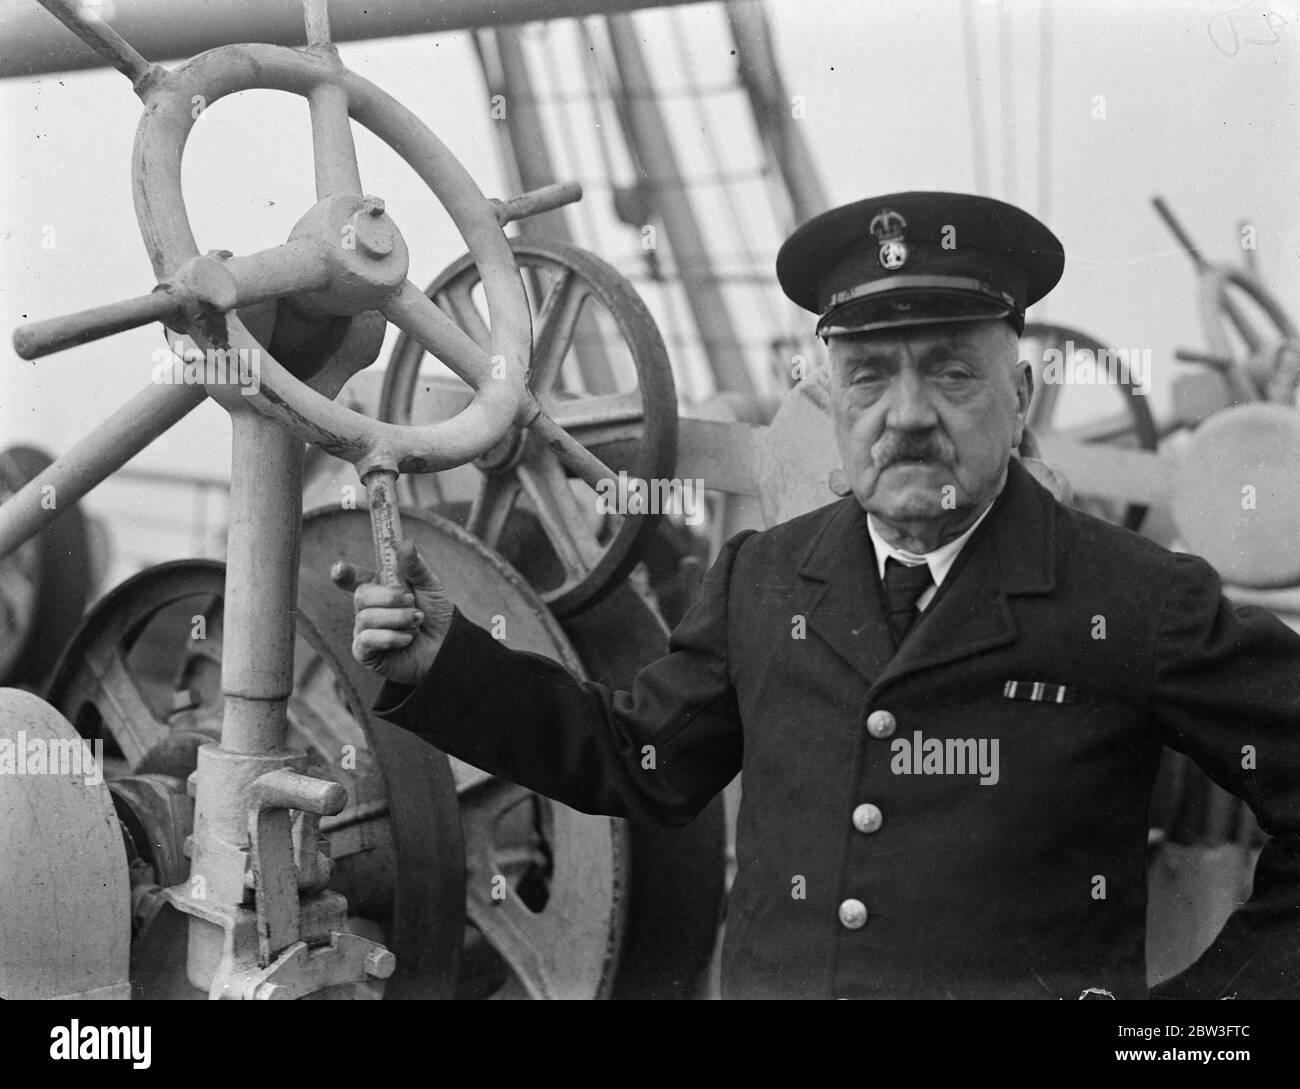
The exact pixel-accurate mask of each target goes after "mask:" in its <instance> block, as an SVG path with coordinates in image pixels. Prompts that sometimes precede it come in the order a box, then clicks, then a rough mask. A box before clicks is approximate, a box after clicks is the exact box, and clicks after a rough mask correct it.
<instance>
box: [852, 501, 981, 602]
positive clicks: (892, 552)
mask: <svg viewBox="0 0 1300 1089" xmlns="http://www.w3.org/2000/svg"><path fill="white" fill-rule="evenodd" d="M995 502H997V496H994V497H993V499H992V500H990V501H989V505H988V506H987V507H985V508H984V510H983V511H982V512H981V513H980V516H979V517H978V518H976V519H975V521H974V522H972V523H971V525H970V528H968V529H967V530H966V532H965V533H963V534H962V535H961V536H960V537H954V538H953V539H952V540H951V541H949V542H948V543H947V544H942V545H940V546H939V547H938V548H936V549H935V550H934V551H932V552H926V553H925V554H924V555H918V554H917V553H915V552H907V551H904V550H903V549H901V548H895V547H894V546H893V545H891V544H890V543H889V542H888V541H886V540H885V539H884V538H883V537H882V536H881V535H880V533H879V532H878V531H877V529H876V518H875V515H873V514H868V515H867V532H868V533H869V534H870V535H871V543H872V545H873V546H874V547H875V550H876V573H877V574H878V575H879V576H880V578H881V579H882V580H883V579H884V577H885V561H886V560H887V559H889V557H890V556H893V557H894V559H896V560H897V561H898V562H899V563H903V564H907V565H908V566H909V567H912V566H915V565H916V564H918V563H927V564H929V565H930V577H931V578H932V579H934V588H935V589H936V590H937V589H938V588H939V587H940V586H941V585H942V584H943V580H944V579H945V578H947V576H948V572H949V571H950V570H952V565H953V563H954V562H955V561H956V559H957V554H958V553H959V552H960V551H961V550H962V546H963V545H964V544H965V543H966V542H967V541H968V540H970V536H971V534H972V533H974V532H975V530H977V529H978V528H979V524H980V523H981V522H982V521H984V519H985V518H987V517H988V513H989V511H991V510H992V509H993V504H994V503H995Z"/></svg>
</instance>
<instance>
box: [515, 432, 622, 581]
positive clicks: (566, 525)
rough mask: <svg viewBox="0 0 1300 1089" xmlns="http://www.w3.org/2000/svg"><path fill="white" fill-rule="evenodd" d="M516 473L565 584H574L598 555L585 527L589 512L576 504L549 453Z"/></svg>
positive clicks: (595, 560) (599, 551)
mask: <svg viewBox="0 0 1300 1089" xmlns="http://www.w3.org/2000/svg"><path fill="white" fill-rule="evenodd" d="M517 471H518V474H519V481H520V483H521V484H522V485H523V487H524V491H525V492H526V493H527V495H528V497H529V498H530V499H531V500H532V501H533V505H534V506H535V507H536V508H537V517H538V520H539V521H540V522H541V523H542V529H543V530H544V531H545V532H546V538H547V540H548V541H550V542H551V547H552V548H554V549H555V555H556V557H557V558H558V559H559V561H560V564H561V566H563V568H564V571H565V575H566V580H565V581H566V584H568V583H571V582H576V581H577V580H578V579H580V578H582V577H584V576H585V575H586V574H587V572H589V571H591V570H592V568H594V567H595V566H596V564H597V562H598V561H599V560H600V556H601V552H602V549H601V546H600V543H599V542H598V541H597V540H596V538H595V535H594V534H593V533H592V531H591V530H590V529H589V528H588V525H589V521H590V518H591V515H592V512H591V511H589V510H586V509H584V507H583V504H582V503H580V502H579V501H578V497H577V496H575V495H574V494H573V488H572V487H571V486H570V484H569V479H568V477H567V476H565V474H564V470H563V469H562V468H561V466H560V463H559V461H558V460H557V459H556V458H555V457H554V456H552V455H550V454H549V453H547V454H543V455H541V456H539V457H537V458H536V459H534V460H533V461H531V462H525V463H523V464H521V465H520V466H519V468H518V470H517Z"/></svg>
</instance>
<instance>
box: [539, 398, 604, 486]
mask: <svg viewBox="0 0 1300 1089" xmlns="http://www.w3.org/2000/svg"><path fill="white" fill-rule="evenodd" d="M530 426H531V427H532V429H533V431H534V432H535V434H536V438H537V440H539V441H541V442H542V443H544V444H545V445H546V446H547V447H548V448H549V449H550V450H551V452H552V453H554V454H555V456H556V457H557V458H559V459H560V462H561V463H562V464H563V465H564V466H565V467H566V468H568V469H569V470H571V471H572V472H573V473H574V474H575V475H576V476H577V477H578V479H579V480H582V481H585V482H586V483H587V484H588V485H590V486H591V487H592V488H599V487H601V485H602V482H603V481H609V480H613V479H614V478H615V477H616V476H617V474H616V473H615V472H614V471H613V470H612V469H610V467H609V466H608V465H606V464H605V463H604V462H603V461H601V460H600V458H598V457H597V456H596V455H595V454H593V453H592V452H591V451H590V450H588V449H587V448H586V447H585V446H583V445H582V443H580V442H579V441H578V440H577V439H575V438H574V437H573V436H572V435H570V434H569V433H568V432H567V431H565V430H564V428H562V427H561V426H560V425H559V424H557V423H556V422H555V421H554V420H553V419H551V418H550V417H549V416H548V415H547V414H546V413H545V412H543V413H541V414H540V415H539V416H538V417H537V418H536V419H535V420H533V422H532V424H531V425H530Z"/></svg>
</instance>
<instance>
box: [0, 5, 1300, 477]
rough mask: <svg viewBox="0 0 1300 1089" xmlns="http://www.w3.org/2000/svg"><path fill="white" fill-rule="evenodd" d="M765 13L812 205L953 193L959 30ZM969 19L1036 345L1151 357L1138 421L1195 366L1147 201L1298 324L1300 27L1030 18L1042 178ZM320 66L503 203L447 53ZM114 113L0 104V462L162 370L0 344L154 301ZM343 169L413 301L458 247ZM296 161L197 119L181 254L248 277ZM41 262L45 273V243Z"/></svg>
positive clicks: (121, 110)
mask: <svg viewBox="0 0 1300 1089" xmlns="http://www.w3.org/2000/svg"><path fill="white" fill-rule="evenodd" d="M539 6H540V5H539ZM769 10H770V12H771V16H772V19H773V23H774V28H775V33H776V38H777V42H778V47H779V50H780V53H781V56H782V59H783V62H784V73H785V79H786V81H787V84H788V87H789V91H790V93H791V94H792V95H798V96H802V98H803V104H804V110H805V112H806V117H805V119H804V120H803V121H802V124H804V125H806V126H807V128H806V133H807V137H808V142H809V144H810V146H811V148H812V150H813V153H814V156H815V158H816V165H817V167H818V168H819V169H820V171H821V173H822V176H823V178H824V181H825V183H826V186H827V188H828V190H829V192H830V195H831V198H832V199H833V200H834V201H835V202H837V203H838V202H842V201H848V200H853V199H857V198H859V197H863V196H868V195H871V194H878V193H888V192H893V191H896V190H903V189H955V190H967V191H970V190H975V189H976V176H975V171H974V165H973V156H972V146H973V145H972V123H971V112H970V108H969V103H968V99H967V93H966V86H967V83H966V79H967V75H966V72H967V70H966V63H965V60H964V48H963V28H962V5H960V4H957V3H949V4H934V3H929V4H921V3H912V2H904V0H885V2H876V3H870V4H864V3H861V2H859V0H774V2H772V3H771V4H770V7H769ZM971 10H972V11H973V15H974V19H975V23H976V28H977V29H976V33H977V38H978V41H979V45H980V50H979V64H980V70H981V74H982V82H981V88H982V98H983V111H984V112H983V116H984V119H985V120H984V126H985V129H986V131H987V134H988V141H989V152H990V158H991V163H990V179H991V180H990V184H989V186H988V192H989V193H990V194H991V195H994V196H998V197H1002V198H1004V199H1008V200H1012V201H1014V202H1017V203H1022V204H1023V205H1024V206H1025V207H1027V208H1028V209H1029V210H1031V211H1034V212H1037V213H1039V214H1045V216H1046V219H1047V221H1048V222H1049V224H1050V225H1051V226H1052V227H1053V229H1054V230H1055V231H1056V232H1057V233H1058V234H1059V235H1060V237H1061V238H1062V239H1063V241H1064V243H1065V249H1066V253H1067V265H1066V273H1065V278H1064V280H1063V282H1062V284H1061V286H1060V287H1059V288H1058V289H1057V291H1056V292H1055V293H1054V294H1053V295H1052V296H1051V297H1050V299H1049V300H1048V302H1047V303H1046V304H1045V305H1044V306H1043V307H1042V308H1041V310H1040V313H1039V314H1038V315H1037V316H1038V317H1039V318H1040V319H1041V318H1050V319H1051V320H1054V321H1059V322H1063V323H1068V324H1070V325H1074V326H1077V327H1079V328H1081V329H1084V330H1086V331H1088V332H1090V333H1091V334H1093V335H1095V336H1096V337H1098V338H1099V339H1101V340H1103V341H1105V342H1108V343H1110V344H1112V345H1115V346H1122V347H1149V348H1150V349H1152V352H1153V358H1154V371H1155V373H1154V384H1155V387H1156V390H1157V397H1156V404H1157V406H1159V405H1160V404H1161V403H1162V400H1161V393H1162V392H1166V391H1167V386H1168V381H1169V377H1170V375H1171V374H1172V373H1173V372H1174V370H1175V368H1176V364H1175V363H1174V362H1173V359H1172V352H1173V349H1174V348H1175V347H1177V346H1188V347H1197V346H1201V345H1203V344H1204V338H1203V335H1202V333H1201V331H1200V327H1199V324H1198V317H1197V311H1196V306H1195V297H1194V293H1193V277H1192V272H1191V265H1190V262H1189V261H1188V260H1187V258H1186V257H1185V256H1183V255H1182V253H1181V252H1180V251H1179V250H1178V249H1177V247H1176V245H1175V243H1174V242H1173V240H1172V238H1171V237H1170V236H1169V234H1168V233H1167V232H1166V230H1165V228H1164V227H1163V226H1162V224H1161V223H1160V222H1159V220H1158V219H1157V218H1156V216H1155V214H1154V213H1153V211H1152V210H1151V208H1150V205H1149V200H1150V197H1151V196H1152V195H1153V194H1157V193H1159V194H1163V195H1164V196H1165V197H1166V198H1167V199H1168V200H1169V202H1170V203H1171V205H1172V206H1173V208H1174V210H1175V211H1176V212H1177V213H1178V214H1179V215H1180V216H1181V218H1182V219H1183V221H1184V222H1185V224H1186V225H1187V227H1188V229H1189V230H1190V231H1191V233H1192V234H1193V236H1194V237H1195V238H1196V239H1197V240H1198V241H1199V242H1200V244H1201V246H1202V248H1203V249H1204V251H1205V252H1206V253H1207V254H1208V255H1209V256H1210V257H1211V258H1212V259H1214V260H1220V261H1226V262H1230V263H1234V264H1237V263H1240V262H1241V259H1242V252H1241V249H1240V247H1239V245H1238V238H1239V234H1238V228H1237V222H1238V220H1243V219H1244V220H1246V221H1248V222H1249V223H1250V224H1252V225H1253V226H1254V228H1255V237H1256V240H1257V244H1258V251H1257V258H1258V263H1259V268H1260V271H1261V273H1262V275H1263V277H1264V279H1265V281H1266V282H1267V284H1268V285H1269V286H1270V287H1271V288H1272V290H1273V291H1274V292H1275V293H1276V294H1277V296H1278V297H1279V298H1280V299H1281V300H1283V303H1284V305H1285V306H1286V307H1287V308H1288V309H1289V310H1290V311H1291V312H1292V314H1297V313H1300V214H1298V213H1300V185H1297V182H1298V181H1300V142H1298V141H1297V140H1296V132H1297V126H1296V121H1297V94H1300V79H1297V76H1298V75H1300V63H1298V60H1300V5H1298V4H1297V3H1296V2H1294V0H1282V2H1280V3H1267V2H1265V0H1254V2H1243V0H1194V2H1189V0H1178V2H1175V0H1109V2H1098V0H1086V2H1084V0H1074V2H1064V3H1053V4H1052V5H1051V13H1050V18H1051V21H1052V26H1053V37H1052V50H1051V56H1050V63H1049V64H1048V65H1047V73H1046V75H1047V78H1048V80H1049V81H1050V87H1051V108H1050V111H1049V117H1048V121H1049V132H1050V157H1049V158H1048V159H1047V161H1046V163H1045V169H1046V171H1047V175H1046V177H1045V178H1044V177H1040V165H1043V164H1040V147H1041V145H1040V131H1039V130H1040V112H1039V111H1040V109H1041V108H1042V106H1043V102H1042V100H1041V97H1040V87H1041V86H1042V85H1043V84H1042V82H1041V81H1042V80H1043V77H1044V73H1043V71H1042V65H1041V64H1040V60H1041V57H1040V51H1039V45H1040V40H1041V39H1040V10H1039V7H1038V6H1037V5H1036V4H1031V3H1026V2H1022V0H1012V2H1011V3H1010V5H1009V8H1008V9H1007V15H1006V18H1008V19H1009V20H1010V24H1009V25H1010V28H1011V31H1012V33H1011V34H1010V36H1009V40H1010V67H1009V68H1007V67H1004V64H1003V62H1004V60H1005V57H1004V55H1003V53H1002V51H1001V49H1000V44H999V19H1000V18H1002V11H1003V8H1002V6H1001V5H1000V4H999V3H997V2H996V0H993V2H991V3H984V2H979V3H975V4H973V5H972V7H971ZM1269 13H1272V14H1271V16H1270V15H1269ZM1266 16H1268V18H1267V19H1266ZM682 17H683V18H684V19H686V20H687V24H686V25H687V26H688V27H697V28H699V30H700V33H698V34H695V33H692V34H690V35H689V36H688V40H689V41H690V42H692V43H693V44H692V49H693V50H694V51H695V52H693V54H692V57H691V60H692V61H693V62H694V64H695V66H696V68H697V69H698V70H699V71H702V72H705V73H709V74H711V76H712V77H714V78H718V79H721V78H725V77H726V76H728V75H729V74H730V72H731V70H732V69H731V65H732V64H734V62H733V61H732V60H731V58H730V57H729V56H728V55H727V51H726V49H725V48H724V46H725V45H726V42H725V36H724V35H722V34H720V33H719V32H718V28H719V27H720V26H721V23H722V19H723V15H722V12H721V10H720V8H719V7H718V6H717V5H698V6H695V7H692V8H689V9H683V14H682ZM638 18H639V19H641V20H643V24H644V27H645V28H646V33H647V38H648V45H647V49H648V50H649V51H650V59H651V62H652V63H654V64H656V65H658V64H660V63H661V62H662V63H663V64H667V63H668V57H667V56H666V52H665V51H666V49H667V44H668V41H667V39H666V38H665V37H664V35H663V33H662V30H661V24H659V23H656V20H662V18H663V14H662V13H648V14H645V15H642V16H638ZM657 27H660V29H656V28H657ZM705 31H708V32H705ZM1251 39H1254V42H1252V41H1251ZM1271 39H1276V40H1275V41H1271ZM1255 43H1259V44H1255ZM341 52H342V56H343V60H344V63H346V64H348V65H350V66H352V67H354V68H355V69H357V70H358V71H359V72H361V73H362V74H363V75H365V76H367V77H368V78H370V79H372V80H373V81H375V82H376V83H378V84H379V85H381V86H382V87H384V88H385V89H386V90H388V91H389V92H390V93H392V94H393V95H395V96H396V97H397V98H398V99H400V100H401V101H403V102H404V103H406V104H407V105H408V106H410V107H411V108H412V109H414V110H415V111H416V113H417V114H419V115H420V116H421V117H422V118H423V119H424V120H425V121H426V123H427V124H428V125H429V126H430V127H431V128H432V129H433V130H434V131H435V132H436V133H438V134H439V135H440V136H441V137H442V139H443V140H444V142H446V143H447V144H448V145H449V146H450V147H451V149H452V150H453V151H454V152H455V153H456V154H457V155H458V156H459V157H460V159H461V161H462V162H463V163H464V164H465V165H466V166H467V167H468V169H469V170H470V172H471V173H472V174H473V175H474V176H475V178H476V179H478V180H479V183H480V185H481V187H482V189H483V190H484V192H485V193H487V194H489V195H505V194H504V193H503V185H502V183H501V181H500V175H499V169H498V165H497V148H496V144H495V140H496V134H495V133H494V132H493V131H492V125H493V124H494V122H492V121H491V119H490V118H489V116H488V103H487V101H486V95H485V91H484V86H483V82H482V79H481V77H480V75H479V72H478V69H477V65H476V63H475V60H474V55H473V52H472V50H471V48H470V44H469V38H468V37H467V36H466V35H463V34H454V35H442V36H438V37H420V38H408V39H403V40H390V41H383V42H363V43H355V44H349V45H344V46H343V47H342V49H341ZM1230 53H1231V54H1234V55H1228V54H1230ZM1004 89H1005V90H1006V91H1008V92H1009V93H1005V94H1004ZM1004 105H1009V106H1010V113H1011V117H1010V119H1009V120H1010V124H1008V118H1007V117H1006V116H1004V112H1003V109H1004ZM139 113H140V107H139V103H138V101H137V100H136V98H135V97H134V95H133V94H132V93H131V90H130V88H129V87H128V85H127V82H126V80H125V79H123V78H122V77H121V76H119V75H118V74H117V73H115V72H111V71H96V72H88V73H74V74H68V75H62V76H48V77H43V78H40V79H21V80H13V81H9V82H4V83H0V125H3V130H2V131H3V143H4V149H5V153H4V165H3V167H0V333H2V334H3V341H2V343H3V347H0V436H2V437H3V442H4V443H5V444H10V443H14V442H20V441H24V442H35V443H38V444H40V445H43V446H45V447H47V448H49V449H50V450H52V451H59V450H62V449H65V448H66V447H67V446H68V445H70V443H71V442H73V441H74V440H75V439H76V438H78V437H80V436H81V435H82V434H83V433H85V432H86V431H87V430H88V429H89V428H90V427H91V426H92V425H93V424H94V423H95V422H96V421H98V420H99V419H101V418H103V417H104V416H106V415H107V414H108V413H109V412H110V411H111V410H112V409H113V408H115V407H116V406H117V405H118V404H120V403H122V402H123V401H125V400H126V399H127V398H128V397H129V396H130V395H131V394H132V393H134V392H135V391H136V390H137V389H139V388H140V387H141V386H142V385H144V384H145V383H146V382H148V380H149V372H150V366H151V356H152V353H153V351H154V350H155V349H156V348H157V347H158V346H159V345H160V343H161V337H160V333H159V331H158V329H157V328H156V327H154V328H151V329H146V330H139V331H136V332H134V333H129V334H123V335H121V336H118V337H116V338H113V339H112V340H109V341H104V342H101V343H99V344H97V345H90V346H85V347H82V348H79V349H75V350H73V351H69V352H66V353H63V354H61V355H56V356H53V357H50V358H47V359H45V360H42V361H39V362H37V363H25V362H22V361H20V360H19V359H18V358H17V357H16V356H15V355H14V354H13V353H12V351H11V349H10V347H9V337H10V335H11V334H12V330H13V329H14V328H15V327H16V326H18V325H19V324H21V323H22V322H24V321H25V320H28V319H34V318H42V317H49V316H52V315H56V314H60V313H64V312H67V311H70V310H76V309H80V308H84V307H90V306H94V305H97V304H101V303H104V302H107V301H110V300H113V299H116V298H120V297H125V296H129V295H135V294H140V293H143V292H146V291H148V290H149V289H150V288H151V287H152V285H153V276H152V270H151V269H150V266H149V262H148V260H147V259H146V256H145V253H144V248H143V245H142V243H141V242H140V239H139V235H138V231H137V228H136V224H135V217H134V213H133V210H132V201H131V187H130V149H131V142H132V138H133V133H134V129H135V125H136V122H137V120H138V117H139ZM1008 141H1009V142H1010V143H1009V144H1008ZM358 146H359V153H360V157H361V163H362V177H363V181H364V184H365V186H366V188H367V190H368V191H371V192H377V193H380V194H381V195H382V196H383V197H384V198H385V199H386V201H387V203H388V207H389V210H390V211H391V212H392V213H393V215H394V218H395V219H396V221H397V223H398V224H399V226H402V228H403V229H404V231H405V233H406V237H407V240H408V243H409V244H410V248H411V253H412V264H411V276H412V279H414V280H416V281H417V282H424V281H425V280H427V279H429V278H431V277H432V276H433V274H434V273H436V272H437V271H438V270H440V269H441V268H442V267H443V266H444V265H445V264H446V263H448V262H449V261H450V260H452V259H453V258H454V257H455V256H457V255H458V254H459V253H460V252H461V250H462V249H463V247H462V246H461V245H460V243H459V240H458V238H457V237H456V236H455V234H454V232H453V230H452V229H451V227H450V225H449V223H448V221H446V219H445V217H442V216H441V215H440V214H439V213H438V210H437V208H436V205H435V204H434V202H433V200H432V198H431V197H430V196H429V195H428V194H427V193H426V192H424V191H423V189H422V187H421V186H420V184H419V183H418V181H417V180H416V179H415V178H414V176H413V175H412V174H411V173H410V172H409V171H407V170H406V169H405V167H403V166H402V165H401V164H400V163H399V162H398V161H397V160H396V158H395V156H393V155H392V153H391V152H388V151H387V150H386V149H383V148H381V147H379V146H378V145H377V143H376V141H374V140H373V139H371V138H369V136H368V134H365V133H360V135H359V137H358ZM1009 153H1013V154H1014V159H1012V164H1013V168H1012V169H1011V171H1010V172H1009V174H1008V173H1004V170H1003V165H1004V157H1005V156H1006V155H1007V154H1009ZM310 162H311V156H310V145H309V132H308V128H307V124H306V108H305V104H303V103H302V102H300V101H299V100H297V99H291V98H290V96H285V95H279V94H275V93H272V92H258V93H255V94H249V95H243V96H239V97H238V98H237V99H235V100H230V101H227V102H223V103H220V104H218V106H216V107H214V108H213V109H212V110H211V111H210V112H209V113H208V114H207V115H205V116H204V118H203V119H202V121H201V122H200V124H199V125H198V126H197V128H196V130H195V133H194V136H193V137H192V139H191V142H190V147H189V149H188V151H187V157H186V173H185V185H186V192H187V197H188V200H189V205H190V215H191V221H192V223H193V225H194V228H195V233H196V236H197V238H198V240H199V244H200V248H218V247H220V248H225V249H230V250H233V251H235V252H247V251H249V250H253V249H258V248H263V247H265V246H269V245H273V244H275V243H276V242H279V241H282V240H283V239H284V238H285V236H286V235H287V234H288V232H289V230H290V228H291V227H292V226H293V224H294V222H295V221H296V220H297V218H298V217H299V216H300V215H301V214H302V213H303V212H305V211H306V210H307V209H308V208H309V207H310V205H311V204H312V202H313V194H312V189H311V170H310ZM1044 183H1046V189H1047V191H1048V192H1049V193H1050V200H1049V206H1048V207H1047V208H1046V209H1044V208H1043V207H1042V206H1041V204H1040V197H1041V195H1042V193H1043V192H1044ZM417 224H418V225H419V227H418V229H417V226H416V225H417ZM50 238H52V239H53V245H52V247H51V248H46V247H45V246H43V245H42V240H43V239H50ZM767 256H768V258H769V260H770V257H771V256H774V253H770V254H768V255H767ZM227 434H228V427H227V425H226V422H225V419H224V414H223V413H222V412H221V411H220V410H219V409H218V408H216V407H215V406H214V405H211V404H208V405H205V406H204V407H203V408H202V409H200V410H199V411H198V412H197V413H196V414H195V415H194V416H193V417H192V418H191V419H190V420H188V421H186V422H185V423H184V424H182V425H181V426H180V427H178V428H176V429H175V430H174V431H173V432H172V433H171V434H169V435H168V436H167V437H166V438H165V439H164V440H163V441H161V442H159V443H157V444H155V446H154V447H153V448H151V449H150V450H149V451H147V452H146V454H145V455H144V456H143V457H142V458H141V462H140V463H141V464H145V465H149V466H151V467H157V468H172V469H192V470H195V471H198V472H201V473H204V474H205V475H206V474H216V475H221V474H224V472H225V471H226V466H227V463H228V451H227V449H226V445H227V441H228V440H227V438H226V435H227Z"/></svg>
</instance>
